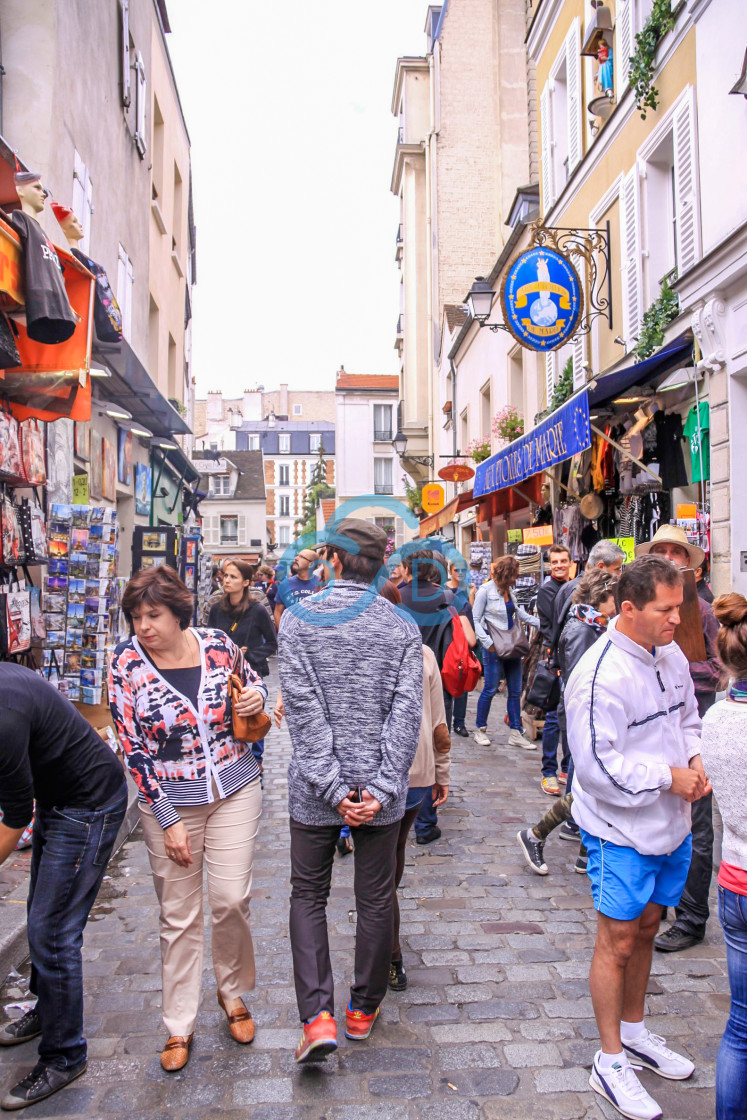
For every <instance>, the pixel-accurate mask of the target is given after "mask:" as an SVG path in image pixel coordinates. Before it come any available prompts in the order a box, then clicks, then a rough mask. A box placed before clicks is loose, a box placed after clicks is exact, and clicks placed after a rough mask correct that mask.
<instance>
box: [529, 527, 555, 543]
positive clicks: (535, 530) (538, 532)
mask: <svg viewBox="0 0 747 1120" xmlns="http://www.w3.org/2000/svg"><path fill="white" fill-rule="evenodd" d="M552 543H553V535H552V525H532V526H531V527H530V528H529V529H525V530H524V544H536V545H537V546H538V547H540V548H542V547H543V546H544V545H546V544H552Z"/></svg>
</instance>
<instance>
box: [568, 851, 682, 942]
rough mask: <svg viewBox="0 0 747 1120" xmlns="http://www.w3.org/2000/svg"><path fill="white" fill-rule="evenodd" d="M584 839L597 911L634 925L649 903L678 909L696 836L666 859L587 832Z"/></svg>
mask: <svg viewBox="0 0 747 1120" xmlns="http://www.w3.org/2000/svg"><path fill="white" fill-rule="evenodd" d="M581 838H582V840H583V842H584V844H585V845H586V850H587V852H588V853H589V863H588V866H587V872H586V873H587V875H588V876H589V878H590V879H591V894H592V898H593V899H594V909H595V910H598V911H599V912H600V914H606V915H607V917H608V918H616V919H617V920H618V921H620V922H630V921H632V920H633V919H634V918H639V917H640V916H641V914H642V913H643V911H644V910H645V909H646V906H647V905H648V903H649V902H656V903H657V904H658V905H659V906H676V905H677V904H678V902H679V901H680V898H681V896H682V892H683V890H684V889H685V882H686V880H687V873H688V871H689V870H690V859H691V857H692V851H693V838H692V836H686V837H685V839H684V840H683V841H682V843H681V844H680V846H679V848H675V850H674V851H673V852H670V853H669V855H664V856H642V855H641V853H640V852H637V851H636V850H635V848H626V847H622V846H621V845H620V844H613V843H612V841H611V840H600V839H599V837H598V836H592V835H590V833H588V832H584V830H583V829H581Z"/></svg>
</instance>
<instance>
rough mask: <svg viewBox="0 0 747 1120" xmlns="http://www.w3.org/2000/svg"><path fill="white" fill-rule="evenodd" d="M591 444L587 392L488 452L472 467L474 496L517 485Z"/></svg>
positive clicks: (577, 453) (578, 452) (481, 495)
mask: <svg viewBox="0 0 747 1120" xmlns="http://www.w3.org/2000/svg"><path fill="white" fill-rule="evenodd" d="M589 447H591V426H590V423H589V396H588V393H587V392H586V391H584V392H583V393H578V394H577V395H576V396H574V397H571V399H570V400H569V401H566V403H565V404H564V405H561V406H560V408H556V409H555V411H554V412H553V413H552V414H551V415H550V416H548V417H547V419H546V420H543V421H542V423H541V424H538V425H537V427H536V428H532V430H531V432H528V433H527V434H526V435H525V436H520V437H519V438H518V439H515V440H514V441H513V443H509V445H508V447H504V448H503V450H502V451H497V452H496V454H495V455H491V457H490V458H489V459H486V460H485V462H484V463H479V464H478V466H477V468H476V470H475V483H474V486H473V489H472V493H473V496H474V497H475V498H480V497H483V495H485V494H492V493H494V492H495V491H496V490H505V488H506V487H507V486H517V485H519V484H520V483H522V482H524V481H525V480H526V479H527V478H531V477H532V475H535V474H539V472H540V471H545V470H549V469H550V468H551V467H554V466H556V465H557V464H558V463H563V462H565V460H566V459H570V458H571V456H572V455H579V454H580V453H581V452H582V451H586V450H587V449H588V448H589Z"/></svg>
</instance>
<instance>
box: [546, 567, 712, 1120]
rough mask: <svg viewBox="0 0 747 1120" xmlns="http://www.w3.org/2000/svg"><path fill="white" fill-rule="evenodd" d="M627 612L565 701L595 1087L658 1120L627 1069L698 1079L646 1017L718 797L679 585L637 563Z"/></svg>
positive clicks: (623, 607)
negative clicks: (685, 649)
mask: <svg viewBox="0 0 747 1120" xmlns="http://www.w3.org/2000/svg"><path fill="white" fill-rule="evenodd" d="M618 603H619V608H620V613H619V615H618V616H617V618H616V619H615V620H614V621H613V622H612V623H610V626H609V627H608V629H607V631H606V633H605V634H604V635H603V636H602V637H601V638H600V639H599V641H598V642H596V644H595V645H594V646H592V648H591V649H590V650H588V651H587V652H586V653H585V654H584V656H583V657H582V658H581V660H580V661H579V662H578V664H577V665H576V667H575V669H574V670H573V672H572V673H571V676H570V679H569V681H568V685H567V687H566V691H565V706H566V713H567V720H568V737H569V742H570V745H571V749H572V752H573V762H574V767H575V774H574V779H573V799H574V800H573V816H574V819H575V820H576V822H577V823H578V825H579V827H580V829H581V835H582V838H583V841H584V844H585V845H586V847H587V849H588V853H589V864H588V875H589V878H590V879H591V887H592V895H593V898H594V907H595V909H596V910H597V911H598V927H597V939H596V945H595V948H594V957H593V960H592V964H591V972H590V975H589V986H590V988H591V997H592V1002H593V1005H594V1014H595V1016H596V1020H597V1026H598V1027H599V1034H600V1037H601V1043H602V1048H601V1050H600V1051H598V1052H597V1054H596V1055H595V1057H594V1064H593V1068H592V1073H591V1077H590V1079H589V1084H590V1085H591V1087H592V1088H593V1089H594V1090H595V1091H596V1092H597V1093H599V1094H600V1095H601V1096H603V1097H606V1099H607V1100H608V1101H610V1103H611V1104H613V1105H614V1106H615V1107H616V1108H617V1109H618V1111H619V1112H621V1113H622V1114H623V1115H624V1116H628V1117H631V1118H632V1120H657V1118H658V1117H660V1116H661V1115H662V1113H661V1109H660V1108H659V1106H658V1105H657V1104H656V1102H655V1101H654V1100H653V1099H652V1098H651V1097H650V1096H649V1094H648V1093H647V1092H646V1091H645V1089H644V1088H643V1086H642V1085H641V1083H640V1081H639V1080H638V1078H637V1077H636V1075H635V1073H634V1071H633V1067H632V1066H631V1065H630V1064H629V1060H628V1055H630V1056H631V1057H632V1060H633V1061H634V1062H635V1063H636V1064H637V1065H645V1066H646V1067H647V1068H649V1069H652V1070H654V1072H656V1073H658V1074H659V1075H660V1076H662V1077H666V1078H668V1079H671V1080H684V1079H686V1078H688V1077H690V1076H691V1074H692V1073H693V1070H694V1068H695V1067H694V1066H693V1063H692V1062H691V1061H690V1060H689V1059H687V1058H684V1057H682V1056H681V1055H679V1054H675V1053H673V1051H671V1050H669V1049H668V1048H667V1046H666V1044H665V1042H664V1039H662V1038H659V1037H658V1036H657V1035H654V1034H651V1032H650V1031H647V1030H646V1028H645V1025H644V1022H643V1010H644V998H645V992H646V986H647V984H648V978H649V974H650V971H651V953H652V946H653V940H654V937H655V936H656V933H657V930H658V927H659V921H660V918H661V910H662V907H663V906H675V905H676V904H677V903H678V902H679V899H680V895H681V894H682V890H683V888H684V885H685V881H686V879H687V872H688V868H689V866H690V856H691V851H692V840H691V836H690V804H691V803H692V802H693V801H696V800H698V799H699V798H700V797H703V796H704V795H705V794H707V793H709V792H710V785H709V783H708V779H707V778H706V775H705V773H704V770H703V764H702V762H701V760H700V718H699V716H698V706H697V702H696V699H695V692H694V689H693V684H692V680H691V677H690V672H689V667H688V662H687V659H686V658H685V656H684V654H683V653H682V652H681V650H680V649H679V647H678V646H676V645H674V644H673V638H674V631H675V627H676V626H677V624H678V623H679V607H680V605H681V603H682V577H681V575H680V573H679V571H678V570H677V569H676V568H675V567H674V566H673V565H672V564H670V563H669V562H668V561H666V560H664V559H662V558H661V557H657V556H647V557H645V558H643V559H641V560H637V561H635V563H633V564H631V565H630V567H628V568H626V569H625V571H624V572H623V574H622V577H621V579H620V582H619V584H618Z"/></svg>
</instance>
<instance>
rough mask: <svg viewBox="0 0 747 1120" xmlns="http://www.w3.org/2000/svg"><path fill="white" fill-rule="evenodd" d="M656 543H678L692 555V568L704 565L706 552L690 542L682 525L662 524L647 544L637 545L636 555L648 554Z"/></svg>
mask: <svg viewBox="0 0 747 1120" xmlns="http://www.w3.org/2000/svg"><path fill="white" fill-rule="evenodd" d="M655 544H678V545H679V546H680V547H681V548H684V549H685V551H686V552H687V555H688V556H689V557H690V567H691V568H702V567H703V563H704V561H705V555H706V554H705V552H704V551H703V549H702V548H700V547H699V546H698V545H697V544H690V542H689V540H688V539H687V533H686V532H685V530H684V529H683V528H682V526H681V525H662V526H661V528H659V529H657V530H656V532H655V533H654V535H653V537H652V538H651V540H650V541H649V542H648V543H647V544H639V545H636V550H635V554H636V557H638V556H647V555H648V554H649V552H650V551H651V549H652V548H653V547H654V545H655Z"/></svg>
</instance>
